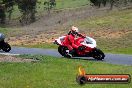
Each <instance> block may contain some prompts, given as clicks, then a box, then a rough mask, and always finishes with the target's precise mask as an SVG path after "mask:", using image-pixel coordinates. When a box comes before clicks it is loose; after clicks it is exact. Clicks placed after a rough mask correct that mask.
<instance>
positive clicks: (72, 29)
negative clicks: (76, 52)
mask: <svg viewBox="0 0 132 88" xmlns="http://www.w3.org/2000/svg"><path fill="white" fill-rule="evenodd" d="M71 31H74V32H77V33H78V32H79V31H78V28H77V27H75V26H72V28H71Z"/></svg>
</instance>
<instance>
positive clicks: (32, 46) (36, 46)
mask: <svg viewBox="0 0 132 88" xmlns="http://www.w3.org/2000/svg"><path fill="white" fill-rule="evenodd" d="M23 47H29V48H47V49H56V48H57V47H58V46H57V45H55V44H52V43H51V44H50V43H44V44H35V45H23Z"/></svg>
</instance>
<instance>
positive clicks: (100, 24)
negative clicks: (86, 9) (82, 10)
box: [76, 9, 132, 30]
mask: <svg viewBox="0 0 132 88" xmlns="http://www.w3.org/2000/svg"><path fill="white" fill-rule="evenodd" d="M131 23H132V9H130V10H123V11H117V12H116V11H113V12H108V14H106V15H105V16H102V17H94V18H91V19H89V18H88V19H85V20H82V21H79V22H77V23H76V24H77V25H79V27H82V28H85V29H86V28H89V29H91V28H92V29H102V28H109V29H111V30H115V29H117V30H119V29H131V28H132V24H131Z"/></svg>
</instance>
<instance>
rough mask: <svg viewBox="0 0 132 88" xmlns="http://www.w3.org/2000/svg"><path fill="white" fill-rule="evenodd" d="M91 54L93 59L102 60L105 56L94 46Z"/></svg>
mask: <svg viewBox="0 0 132 88" xmlns="http://www.w3.org/2000/svg"><path fill="white" fill-rule="evenodd" d="M92 56H93V58H94V59H97V60H103V59H104V57H105V54H104V53H103V52H102V51H101V50H100V49H97V48H95V50H94V51H93V55H92Z"/></svg>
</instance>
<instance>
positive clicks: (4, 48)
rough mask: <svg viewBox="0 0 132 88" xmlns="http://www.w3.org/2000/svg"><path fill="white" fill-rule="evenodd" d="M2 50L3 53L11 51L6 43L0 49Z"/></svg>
mask: <svg viewBox="0 0 132 88" xmlns="http://www.w3.org/2000/svg"><path fill="white" fill-rule="evenodd" d="M2 50H3V51H5V52H9V51H10V50H11V46H10V45H9V44H8V43H5V44H4V46H3V47H2Z"/></svg>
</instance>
